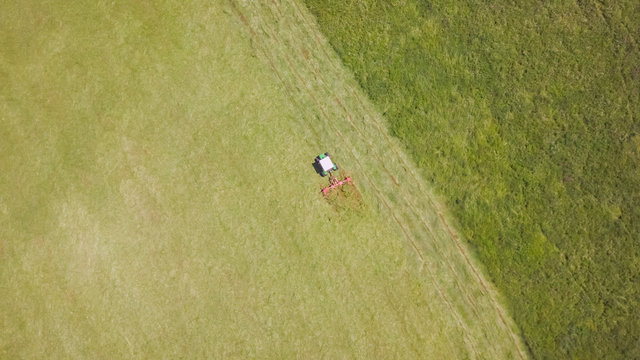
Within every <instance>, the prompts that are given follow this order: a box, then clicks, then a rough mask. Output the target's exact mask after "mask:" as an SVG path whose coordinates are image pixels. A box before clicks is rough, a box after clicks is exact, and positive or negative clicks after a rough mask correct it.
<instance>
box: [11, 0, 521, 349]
mask: <svg viewBox="0 0 640 360" xmlns="http://www.w3.org/2000/svg"><path fill="white" fill-rule="evenodd" d="M312 20H313V18H312V17H311V16H310V15H309V14H308V13H307V12H306V10H305V8H304V7H303V6H302V5H301V4H298V3H295V2H289V3H284V4H282V5H281V6H278V5H277V4H276V3H268V4H267V3H265V4H259V3H257V2H256V3H249V2H237V3H236V2H208V1H207V2H205V1H157V2H137V1H110V2H105V1H74V2H70V3H62V2H55V1H38V2H33V1H27V2H24V1H4V2H3V3H2V4H1V5H0V49H1V50H2V51H1V52H0V138H1V139H2V140H1V141H0V169H1V171H0V293H1V294H2V295H0V358H2V359H17V358H49V359H86V358H90V359H117V358H150V359H163V358H171V359H175V358H189V359H195V358H207V359H210V358H242V359H245V358H274V359H283V358H305V359H313V358H329V359H336V358H365V359H371V358H424V357H428V358H490V359H498V358H524V357H526V351H525V350H524V347H523V345H522V344H521V341H520V338H519V335H518V331H517V328H516V327H515V325H514V324H513V322H512V321H511V320H510V317H509V314H508V313H507V312H506V311H504V309H502V306H501V298H500V296H499V295H498V294H497V293H496V292H495V291H494V290H493V289H492V287H491V284H489V283H488V282H487V281H486V280H485V279H484V276H483V275H482V269H481V268H479V267H478V265H477V264H476V262H475V261H474V259H473V258H472V257H471V256H470V255H469V254H468V253H467V251H466V249H465V248H464V246H462V245H461V243H460V241H459V239H458V236H457V235H456V233H455V231H453V230H452V229H451V228H450V227H449V225H448V223H447V220H446V219H447V214H446V212H445V211H444V210H442V209H441V208H440V207H439V205H438V203H437V202H435V200H434V199H433V197H432V195H430V192H429V190H428V188H427V187H426V186H425V185H424V183H423V182H422V180H421V179H420V177H418V176H417V175H416V170H415V169H414V168H413V166H412V165H411V164H410V163H409V161H408V160H407V158H406V157H405V156H404V155H403V153H402V152H401V151H400V147H399V146H398V144H396V143H395V140H393V139H391V138H390V137H389V136H388V134H387V132H386V129H385V128H384V126H382V120H381V116H380V115H379V114H378V113H377V112H376V111H375V110H374V108H373V106H372V105H371V104H370V103H369V102H368V101H367V100H366V98H365V97H364V96H363V95H362V94H361V93H360V91H359V90H358V87H357V84H356V82H355V80H354V79H353V78H352V77H351V76H350V75H349V73H348V72H347V71H345V70H344V69H343V68H342V67H341V65H340V62H339V60H338V58H337V56H336V55H335V54H333V53H332V52H331V50H330V47H329V45H328V43H326V42H325V41H324V40H323V38H322V37H321V35H320V34H319V32H318V30H317V28H316V27H315V25H314V23H313V21H312ZM324 151H330V152H332V156H333V158H334V160H335V161H337V163H338V164H339V165H340V167H341V168H342V169H344V170H345V171H346V172H347V173H348V174H349V175H350V176H351V177H353V179H354V183H355V186H356V187H357V188H356V190H357V191H355V190H354V191H352V192H351V190H349V191H350V193H345V194H346V195H344V199H346V200H345V201H341V199H340V198H339V197H338V198H333V199H330V201H327V200H326V199H324V198H323V196H322V195H321V194H320V187H321V185H323V184H324V183H325V179H321V178H320V177H319V176H317V175H316V174H315V172H314V170H313V168H312V166H311V162H312V160H313V158H314V156H315V155H317V154H318V153H321V152H324Z"/></svg>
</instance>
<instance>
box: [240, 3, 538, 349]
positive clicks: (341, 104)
mask: <svg viewBox="0 0 640 360" xmlns="http://www.w3.org/2000/svg"><path fill="white" fill-rule="evenodd" d="M229 1H230V4H231V6H232V8H233V10H234V13H235V15H236V16H237V17H238V19H239V20H240V21H241V22H242V24H243V25H244V27H245V28H246V29H247V31H248V33H249V34H250V36H251V39H252V42H253V44H254V47H255V49H256V51H257V52H258V53H257V55H258V56H260V57H263V58H264V59H265V60H266V61H267V62H268V64H269V66H270V67H271V69H272V70H273V72H274V74H275V76H276V77H277V78H278V80H279V81H280V82H281V84H282V85H283V86H284V87H285V88H286V90H287V91H288V93H289V94H291V97H292V100H293V101H296V102H297V103H298V104H299V106H305V104H311V105H312V106H314V107H315V108H316V109H317V111H318V114H319V118H318V119H317V120H315V121H311V120H309V119H306V120H303V121H304V125H305V126H307V127H308V129H309V131H310V132H311V133H312V134H311V135H312V136H314V137H315V138H316V139H319V141H320V143H321V144H332V138H333V137H334V136H329V138H328V137H327V134H333V135H335V138H337V139H339V144H340V145H341V146H340V149H342V150H343V151H347V154H345V155H347V156H343V158H346V159H345V160H348V161H343V163H351V165H352V166H354V167H355V168H356V171H355V172H354V175H356V176H355V177H356V178H358V179H362V181H363V183H362V184H361V186H362V187H363V188H364V191H365V192H369V193H371V194H373V196H374V197H375V198H376V199H377V200H378V201H379V203H380V205H381V206H382V207H383V208H384V209H385V210H386V211H387V212H388V214H389V215H390V217H391V219H392V221H393V223H395V224H396V225H397V227H398V229H399V230H400V232H401V234H402V235H403V236H404V238H405V239H406V241H407V243H408V244H409V245H410V246H411V248H412V249H413V250H414V251H415V253H416V255H417V257H418V259H419V262H420V264H421V266H420V268H421V269H422V271H423V272H424V273H425V275H426V279H425V280H426V281H427V282H428V285H429V286H430V287H431V288H433V289H435V291H436V293H437V294H438V297H439V299H440V300H441V301H442V302H443V303H444V304H446V307H447V308H448V309H449V310H450V314H449V315H450V316H451V317H452V318H453V320H454V321H455V322H456V323H457V325H458V327H459V328H460V329H461V331H462V333H463V337H464V342H465V344H466V345H467V348H468V353H469V356H471V357H473V358H484V357H491V358H502V357H504V356H505V354H509V353H511V354H513V356H515V357H519V358H522V359H524V358H525V357H526V356H525V352H524V350H523V348H524V347H523V344H522V343H521V340H520V337H519V336H518V335H517V334H516V331H517V330H516V328H515V326H514V325H513V322H512V321H511V319H510V318H509V317H508V316H507V315H506V311H505V310H504V309H503V308H502V306H501V305H500V303H499V301H498V300H497V296H496V295H495V290H494V289H493V288H492V287H491V285H490V283H489V282H488V281H487V280H485V278H484V275H483V274H482V273H481V271H479V270H478V268H477V266H476V265H474V260H473V259H472V258H471V257H470V255H469V253H468V251H467V249H466V247H465V245H464V244H462V242H461V241H460V238H459V236H458V235H457V234H456V233H455V232H454V230H452V227H451V226H450V225H449V223H448V222H447V220H446V216H445V214H444V212H443V210H442V207H441V206H440V205H439V204H438V203H437V202H436V201H435V200H434V198H433V196H432V195H431V193H430V191H428V189H427V187H426V185H424V183H423V181H422V179H421V178H420V177H419V176H418V175H417V171H416V170H415V169H414V167H413V165H412V164H411V162H410V161H409V160H408V159H407V157H406V156H405V155H404V154H403V152H402V151H401V150H400V149H401V148H400V146H399V145H398V144H397V143H396V142H395V141H394V139H392V138H391V137H390V136H389V135H388V133H387V131H386V128H385V126H384V125H383V120H382V118H381V116H380V115H379V114H377V112H376V111H375V110H374V107H373V106H372V105H371V104H370V103H369V102H368V100H367V99H366V98H365V97H364V96H363V95H361V93H360V90H359V88H358V86H357V84H356V83H355V81H354V80H353V78H352V76H351V75H350V74H349V73H348V72H346V71H345V70H344V69H343V68H342V65H341V63H340V61H339V59H338V58H337V57H336V55H335V54H334V53H333V51H332V49H331V48H330V46H329V45H328V44H327V42H326V41H325V40H324V38H323V37H322V34H321V33H320V32H319V31H318V29H317V26H316V24H315V22H314V19H313V17H312V16H311V15H310V14H308V12H307V11H306V8H304V6H302V5H300V4H298V3H297V1H295V0H289V1H287V0H283V1H275V0H272V1H270V2H263V3H260V4H257V3H256V4H253V3H251V4H241V3H240V2H239V1H236V0H229ZM505 339H506V340H505Z"/></svg>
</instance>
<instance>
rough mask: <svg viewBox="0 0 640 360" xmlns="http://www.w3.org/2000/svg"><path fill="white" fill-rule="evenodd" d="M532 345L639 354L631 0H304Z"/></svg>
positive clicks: (638, 112)
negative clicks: (457, 226) (442, 200)
mask: <svg viewBox="0 0 640 360" xmlns="http://www.w3.org/2000/svg"><path fill="white" fill-rule="evenodd" d="M306 4H307V5H308V6H309V8H310V10H311V11H312V13H313V14H314V15H315V16H316V17H317V21H318V22H319V25H320V27H321V29H322V31H323V33H324V34H326V36H327V37H328V38H329V40H330V42H331V44H332V46H333V47H334V48H335V49H336V51H337V52H338V53H339V54H340V57H341V59H342V60H343V61H344V63H345V64H346V65H347V66H348V67H349V68H350V69H352V70H353V72H354V73H355V76H356V79H357V81H358V82H359V83H360V85H361V86H362V87H363V88H364V90H365V91H366V93H367V94H368V95H369V96H370V97H371V98H372V99H373V101H374V102H375V103H376V106H377V108H378V109H379V110H380V111H382V112H384V114H385V117H386V119H387V120H388V123H389V126H390V129H391V132H392V133H393V134H394V135H395V136H397V137H398V138H399V139H400V140H401V141H402V143H403V144H404V145H405V146H406V149H407V150H408V151H409V152H410V153H411V155H412V157H413V159H414V160H415V161H416V162H417V163H418V164H419V167H420V169H421V172H422V174H423V175H424V176H425V177H426V178H428V179H429V180H430V183H431V184H433V185H434V186H435V188H436V189H437V191H438V192H439V193H441V194H443V195H444V196H445V198H446V202H447V204H448V206H449V207H450V208H451V209H452V212H453V214H454V216H455V218H456V219H457V221H458V223H459V224H460V228H461V229H462V233H463V235H464V237H465V238H466V239H467V240H468V241H469V242H470V243H471V244H472V245H473V247H474V248H475V249H476V251H477V253H478V255H479V257H480V259H481V260H482V262H483V263H484V264H485V265H486V267H487V268H488V271H489V273H490V275H491V278H492V279H493V280H494V281H495V283H496V284H497V286H498V288H499V289H500V290H501V291H502V293H504V294H505V295H506V297H507V298H508V300H509V304H510V309H511V311H512V313H513V314H514V317H515V320H516V322H517V323H518V325H519V326H520V327H521V329H522V331H523V333H524V337H525V341H526V343H527V345H528V347H529V348H530V350H531V351H532V353H533V355H534V356H535V357H537V358H625V359H628V358H638V357H640V345H639V344H640V338H639V336H640V327H639V326H640V325H639V324H640V323H639V322H638V319H639V318H640V281H639V279H640V263H639V262H638V259H639V258H640V253H639V251H640V246H638V242H637V240H638V235H639V234H640V212H639V211H640V207H638V204H640V147H639V145H638V144H639V139H640V121H638V119H640V85H639V84H640V81H639V80H640V63H639V62H638V59H640V48H639V46H638V44H639V42H640V30H639V29H640V20H639V19H640V7H638V3H637V2H636V1H618V2H599V1H587V2H559V1H555V2H538V3H531V2H530V3H523V4H512V3H511V2H506V1H498V2H490V3H486V2H477V1H472V2H465V3H464V4H462V3H460V2H455V1H448V2H431V1H428V2H421V1H413V0H409V1H396V2H388V1H355V2H353V1H352V2H346V1H345V2H340V1H325V0H307V1H306Z"/></svg>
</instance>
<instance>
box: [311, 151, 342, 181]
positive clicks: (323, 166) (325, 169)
mask: <svg viewBox="0 0 640 360" xmlns="http://www.w3.org/2000/svg"><path fill="white" fill-rule="evenodd" d="M315 168H316V170H317V171H318V173H319V174H320V175H322V176H327V175H330V174H331V172H332V171H335V170H338V165H336V164H334V163H333V161H331V157H329V153H324V154H320V155H318V156H316V162H315Z"/></svg>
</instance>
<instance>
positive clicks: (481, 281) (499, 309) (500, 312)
mask: <svg viewBox="0 0 640 360" xmlns="http://www.w3.org/2000/svg"><path fill="white" fill-rule="evenodd" d="M291 3H293V4H294V5H293V7H294V8H295V11H296V12H297V13H298V16H299V17H300V18H301V19H302V22H303V23H304V24H305V25H306V28H307V29H308V24H307V21H305V20H304V16H303V15H302V14H301V10H300V9H299V7H298V6H297V4H296V0H292V1H291ZM308 32H310V33H313V34H314V36H313V37H314V38H315V39H316V42H317V45H318V47H320V48H322V49H323V52H324V54H325V56H326V57H327V58H328V59H327V60H326V61H327V62H328V63H330V64H333V61H331V60H330V59H329V55H328V53H327V52H326V50H325V49H324V46H323V45H322V44H321V43H319V42H320V40H319V37H318V35H317V34H316V33H315V31H312V30H308ZM333 66H334V68H335V65H333ZM351 91H352V93H353V94H354V95H355V96H356V98H357V99H358V101H359V102H360V104H361V107H362V109H363V110H364V111H365V112H366V113H367V115H368V116H369V118H371V119H372V120H373V121H374V122H375V124H376V127H377V128H378V131H379V132H380V133H382V135H383V136H384V137H385V138H386V140H387V142H388V143H389V145H390V146H391V147H392V150H393V152H394V153H395V154H396V156H398V158H399V159H400V160H401V161H402V162H403V168H404V169H405V170H406V171H407V172H408V173H409V174H410V175H411V177H413V179H414V181H415V182H416V183H417V185H418V187H419V188H420V190H421V192H422V193H423V194H425V196H426V197H427V199H428V201H429V204H430V205H432V207H433V208H434V209H436V211H437V214H438V217H439V218H440V221H441V223H442V225H443V226H444V227H445V228H446V230H447V232H448V234H449V235H450V237H451V239H452V240H453V242H454V243H455V244H456V247H457V248H458V250H459V252H460V254H461V255H463V257H464V259H465V262H466V263H467V264H468V266H469V267H470V269H471V271H472V272H473V274H474V275H475V277H476V279H477V280H478V282H479V284H480V285H481V286H482V288H483V289H484V290H485V291H486V292H487V296H489V298H490V300H491V302H492V304H493V307H494V309H495V311H496V312H497V313H498V315H499V317H500V321H501V322H502V324H503V326H504V328H505V329H506V330H507V332H508V333H509V335H510V336H511V338H512V341H513V343H514V345H515V346H516V349H517V351H518V354H519V356H520V358H521V359H524V358H525V357H524V354H523V353H522V350H521V349H520V342H519V341H518V340H517V338H519V337H517V336H516V335H515V333H513V331H512V330H511V328H510V326H509V325H508V324H507V321H506V318H505V315H504V310H503V309H502V307H501V306H500V305H499V304H497V300H496V299H495V298H494V297H493V294H492V291H491V290H490V289H489V287H488V285H487V284H486V283H485V280H484V279H483V276H481V275H480V274H479V273H478V270H477V269H476V267H475V266H474V265H473V264H472V262H471V260H470V257H469V255H468V254H467V251H466V249H464V248H463V247H462V245H461V243H460V240H459V236H458V235H457V234H455V233H454V232H453V231H452V230H451V227H450V226H449V224H448V222H447V220H446V219H445V217H444V214H443V213H442V211H441V210H440V207H439V206H438V205H436V204H435V202H434V200H433V199H432V198H431V196H430V195H429V193H428V192H427V191H426V190H425V189H424V187H423V184H422V182H421V181H420V180H419V179H418V176H417V175H416V174H415V173H414V171H413V170H412V169H411V166H410V165H409V166H408V165H407V163H406V159H405V158H404V157H403V156H400V155H399V154H398V152H397V146H396V144H395V143H394V142H393V141H391V139H390V138H389V137H388V135H387V134H386V133H385V132H384V131H383V130H382V129H381V128H380V123H379V121H378V120H377V119H376V117H375V116H373V115H371V113H370V111H369V109H367V108H366V107H365V106H364V104H363V102H362V100H361V98H360V95H359V94H358V93H357V91H355V89H353V86H351Z"/></svg>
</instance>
